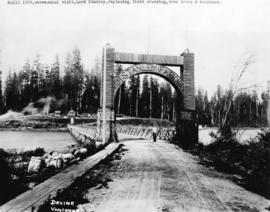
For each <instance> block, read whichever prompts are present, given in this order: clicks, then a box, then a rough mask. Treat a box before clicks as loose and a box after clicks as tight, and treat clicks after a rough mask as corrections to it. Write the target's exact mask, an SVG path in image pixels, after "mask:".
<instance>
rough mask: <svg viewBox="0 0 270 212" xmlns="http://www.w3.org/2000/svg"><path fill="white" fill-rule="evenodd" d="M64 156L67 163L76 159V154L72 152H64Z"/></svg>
mask: <svg viewBox="0 0 270 212" xmlns="http://www.w3.org/2000/svg"><path fill="white" fill-rule="evenodd" d="M62 158H63V161H64V163H66V162H68V161H71V160H72V159H74V155H73V154H71V153H66V154H62Z"/></svg>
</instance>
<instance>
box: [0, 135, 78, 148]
mask: <svg viewBox="0 0 270 212" xmlns="http://www.w3.org/2000/svg"><path fill="white" fill-rule="evenodd" d="M74 143H76V141H75V139H74V138H73V137H72V136H71V135H70V134H69V133H68V132H35V131H0V148H3V149H5V150H7V149H16V150H17V151H23V150H31V149H35V148H37V147H43V148H44V149H45V151H53V150H54V151H59V152H65V151H66V150H67V146H68V145H69V144H74Z"/></svg>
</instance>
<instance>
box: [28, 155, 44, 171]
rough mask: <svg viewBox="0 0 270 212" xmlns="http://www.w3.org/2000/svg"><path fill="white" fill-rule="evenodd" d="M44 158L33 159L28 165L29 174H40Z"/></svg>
mask: <svg viewBox="0 0 270 212" xmlns="http://www.w3.org/2000/svg"><path fill="white" fill-rule="evenodd" d="M41 163H42V158H41V157H34V156H32V157H31V160H30V163H29V165H28V170H27V171H28V172H38V171H39V170H40V168H41Z"/></svg>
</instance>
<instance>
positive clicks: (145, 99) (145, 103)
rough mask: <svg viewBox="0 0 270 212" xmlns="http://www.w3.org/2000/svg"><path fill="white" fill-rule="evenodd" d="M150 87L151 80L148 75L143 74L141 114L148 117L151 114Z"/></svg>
mask: <svg viewBox="0 0 270 212" xmlns="http://www.w3.org/2000/svg"><path fill="white" fill-rule="evenodd" d="M149 97H150V88H149V81H148V75H147V74H145V75H144V76H143V84H142V93H141V100H140V111H139V113H140V116H141V117H148V116H149V112H150V111H149V103H150V99H149Z"/></svg>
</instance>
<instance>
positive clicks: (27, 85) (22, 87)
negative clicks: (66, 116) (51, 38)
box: [0, 48, 100, 113]
mask: <svg viewBox="0 0 270 212" xmlns="http://www.w3.org/2000/svg"><path fill="white" fill-rule="evenodd" d="M99 69H100V67H99V62H98V61H96V64H95V66H94V68H93V69H92V70H91V71H87V70H86V69H85V68H84V66H83V64H82V62H81V54H80V51H79V49H77V48H75V49H74V50H73V51H72V52H71V53H68V54H67V57H66V61H65V64H64V66H61V65H60V62H59V58H58V56H56V57H55V60H54V62H53V63H52V64H51V65H47V64H42V63H41V61H40V56H39V55H37V56H36V58H35V59H34V61H33V62H32V63H30V61H29V59H27V60H26V62H25V64H24V65H23V67H22V68H21V69H20V70H15V71H13V72H12V71H9V74H8V76H7V79H6V80H5V82H4V83H3V89H2V90H1V92H0V112H1V113H4V112H6V111H7V110H9V109H12V110H14V111H21V110H22V109H23V108H24V107H26V106H27V105H28V104H29V103H31V102H32V103H34V106H35V104H38V100H39V99H41V98H44V97H48V96H50V97H54V99H55V100H59V101H60V100H61V101H60V102H61V104H54V103H55V102H56V101H52V102H51V108H50V111H51V112H53V111H54V110H61V111H62V112H63V113H67V112H68V111H69V110H70V109H73V110H75V111H77V112H79V113H82V112H89V113H95V112H96V111H97V108H98V106H99V93H100V90H99V89H100V86H99V74H98V73H99ZM62 70H63V71H62ZM1 84H2V82H1V80H0V86H1ZM1 87H2V86H1ZM2 91H3V92H2ZM59 101H58V103H59Z"/></svg>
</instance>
